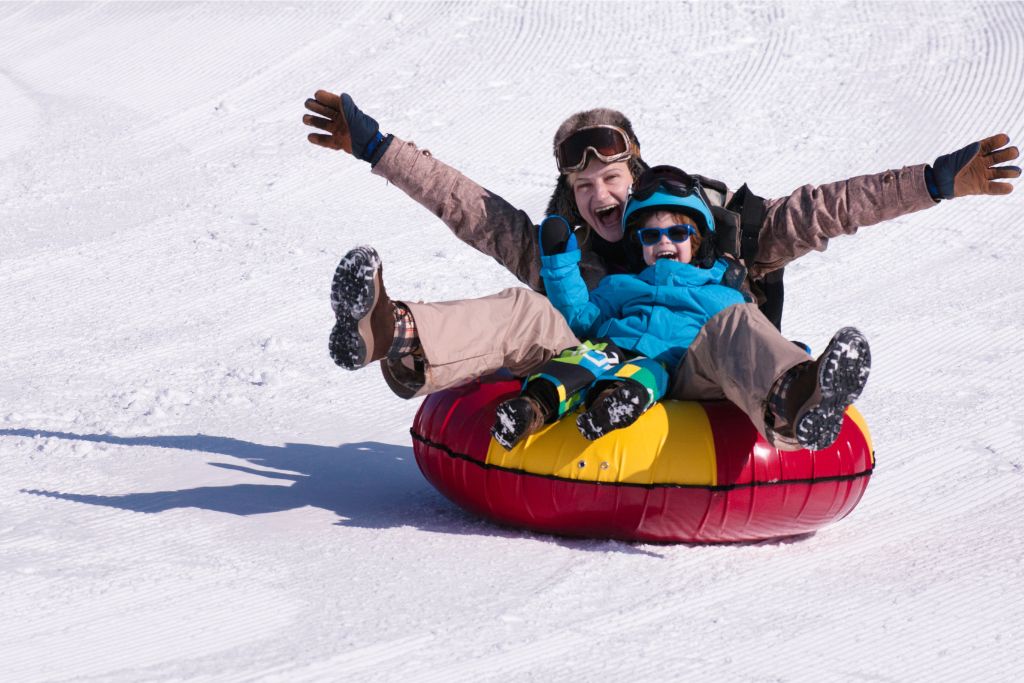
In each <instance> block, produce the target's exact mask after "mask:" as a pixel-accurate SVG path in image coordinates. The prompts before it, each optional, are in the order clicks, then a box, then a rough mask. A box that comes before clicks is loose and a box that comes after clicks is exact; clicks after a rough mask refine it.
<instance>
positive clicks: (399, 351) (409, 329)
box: [388, 301, 422, 360]
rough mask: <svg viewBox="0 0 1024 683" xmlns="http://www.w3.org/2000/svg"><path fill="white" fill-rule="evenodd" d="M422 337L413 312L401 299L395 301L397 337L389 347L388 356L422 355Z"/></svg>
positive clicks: (392, 357) (397, 357)
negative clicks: (417, 328)
mask: <svg viewBox="0 0 1024 683" xmlns="http://www.w3.org/2000/svg"><path fill="white" fill-rule="evenodd" d="M420 351H421V349H420V338H419V335H417V334H416V321H415V320H414V319H413V317H412V312H411V311H409V309H408V308H407V307H406V305H405V304H403V303H402V302H401V301H396V302H395V338H394V340H393V341H392V342H391V348H389V349H388V358H390V359H392V360H398V359H399V358H402V357H403V356H410V355H412V356H415V355H422V354H421V353H420Z"/></svg>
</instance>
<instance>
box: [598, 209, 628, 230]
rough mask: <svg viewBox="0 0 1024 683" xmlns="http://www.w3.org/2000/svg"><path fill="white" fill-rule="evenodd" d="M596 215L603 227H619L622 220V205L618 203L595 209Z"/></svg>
mask: <svg viewBox="0 0 1024 683" xmlns="http://www.w3.org/2000/svg"><path fill="white" fill-rule="evenodd" d="M594 216H595V217H597V220H598V221H600V223H601V225H602V226H603V227H607V228H613V227H614V228H617V227H619V224H620V223H621V222H622V207H621V206H619V205H618V204H609V205H608V206H602V207H599V208H597V209H595V210H594Z"/></svg>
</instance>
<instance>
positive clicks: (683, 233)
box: [636, 224, 697, 247]
mask: <svg viewBox="0 0 1024 683" xmlns="http://www.w3.org/2000/svg"><path fill="white" fill-rule="evenodd" d="M696 233H697V230H696V229H695V228H694V227H693V226H692V225H685V224H681V225H670V226H668V227H667V228H639V229H638V230H637V231H636V234H637V237H638V238H639V239H640V244H642V245H644V246H645V247H653V246H654V245H655V244H657V243H658V242H660V241H661V236H662V235H668V238H669V239H670V240H672V241H673V242H675V243H676V244H679V243H680V242H685V241H686V240H688V239H690V235H694V234H696Z"/></svg>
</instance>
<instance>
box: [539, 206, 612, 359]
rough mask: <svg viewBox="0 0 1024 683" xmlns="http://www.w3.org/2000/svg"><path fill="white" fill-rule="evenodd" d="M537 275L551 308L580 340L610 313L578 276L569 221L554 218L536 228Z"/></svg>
mask: <svg viewBox="0 0 1024 683" xmlns="http://www.w3.org/2000/svg"><path fill="white" fill-rule="evenodd" d="M539 237H540V239H539V240H538V242H539V243H540V247H541V256H540V263H541V269H540V275H541V277H542V278H543V279H544V289H545V290H546V292H547V296H548V299H549V300H550V301H551V303H552V305H553V306H554V307H555V308H557V309H558V311H559V313H561V314H562V315H563V316H565V319H566V321H567V322H568V323H569V327H570V328H571V329H572V331H573V333H574V334H575V335H576V336H577V337H579V338H580V339H584V338H587V337H591V336H593V334H594V331H595V330H597V328H598V327H600V325H601V323H602V322H604V321H605V320H607V319H608V318H609V317H611V316H612V314H613V312H612V311H609V310H605V307H603V306H601V305H599V304H600V303H601V300H600V299H598V298H591V292H589V291H587V283H586V282H584V280H583V276H582V275H580V268H579V263H580V249H579V245H578V244H577V243H576V236H575V235H574V234H573V232H572V228H571V227H569V222H568V221H566V220H565V219H564V218H562V217H561V216H558V215H551V216H548V217H547V218H545V219H544V220H543V221H542V222H541V224H540V227H539Z"/></svg>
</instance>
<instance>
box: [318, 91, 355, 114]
mask: <svg viewBox="0 0 1024 683" xmlns="http://www.w3.org/2000/svg"><path fill="white" fill-rule="evenodd" d="M313 97H315V98H316V101H317V102H319V103H320V104H323V105H326V106H328V107H330V108H331V109H333V110H334V111H341V99H340V98H339V97H338V96H337V95H335V94H334V93H332V92H327V91H326V90H317V91H316V92H315V93H313ZM349 101H350V102H351V98H349Z"/></svg>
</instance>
